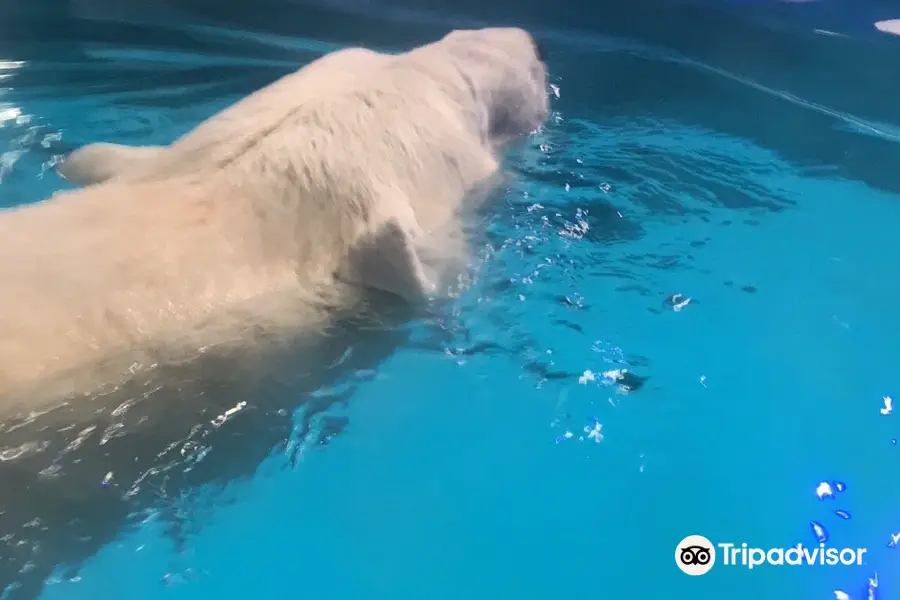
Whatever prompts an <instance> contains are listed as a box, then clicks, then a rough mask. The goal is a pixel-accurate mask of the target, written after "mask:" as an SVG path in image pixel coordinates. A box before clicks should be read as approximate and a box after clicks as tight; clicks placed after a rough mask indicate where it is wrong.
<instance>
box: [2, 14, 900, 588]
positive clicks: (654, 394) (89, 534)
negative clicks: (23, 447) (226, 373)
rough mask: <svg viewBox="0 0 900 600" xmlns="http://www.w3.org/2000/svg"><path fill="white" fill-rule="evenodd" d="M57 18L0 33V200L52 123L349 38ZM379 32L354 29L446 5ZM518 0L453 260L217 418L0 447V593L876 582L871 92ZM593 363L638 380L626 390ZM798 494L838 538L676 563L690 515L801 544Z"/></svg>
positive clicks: (897, 335) (111, 134)
mask: <svg viewBox="0 0 900 600" xmlns="http://www.w3.org/2000/svg"><path fill="white" fill-rule="evenodd" d="M81 27H82V29H81V30H80V32H79V33H77V34H72V36H73V38H74V40H69V42H73V41H74V42H75V43H74V44H73V43H70V44H69V45H68V46H66V47H65V48H59V47H55V46H54V42H52V41H40V42H33V44H32V46H28V47H24V46H23V47H22V48H24V49H22V48H20V50H19V51H20V52H21V57H19V56H17V55H16V54H14V53H13V54H8V56H7V60H8V61H10V62H8V63H3V64H2V66H0V69H2V71H0V77H4V76H6V75H8V76H9V77H8V78H7V77H4V79H3V82H2V85H5V86H8V87H7V89H5V90H3V91H2V92H0V94H2V95H0V103H2V104H0V119H2V121H0V125H2V127H0V202H2V203H3V204H5V205H13V204H17V203H24V202H32V201H36V200H39V199H41V198H43V197H46V196H47V195H49V194H50V193H52V192H53V191H55V190H57V189H61V188H64V187H66V184H65V183H64V182H62V181H61V180H60V179H59V178H58V177H57V175H56V174H55V173H54V172H53V170H52V165H53V163H54V161H55V160H57V159H58V157H59V155H60V154H62V153H64V152H66V151H68V150H70V149H72V148H74V147H77V146H78V145H81V144H84V143H87V142H93V141H101V140H102V141H118V142H124V143H133V144H138V143H141V144H152V143H165V142H167V141H170V140H171V139H173V138H174V137H175V136H177V135H179V134H181V133H183V132H184V131H187V130H188V129H189V128H190V127H192V126H193V125H194V124H196V123H197V122H199V121H200V120H202V119H203V118H206V117H207V116H209V115H211V114H213V113H214V112H215V111H216V110H218V109H219V108H221V107H222V106H225V105H226V104H228V103H230V102H233V101H235V100H236V99H238V98H240V97H241V96H243V95H245V94H246V93H249V92H250V91H252V90H253V89H256V88H258V87H260V86H262V85H265V84H266V83H268V82H269V81H272V80H273V79H275V78H276V77H278V76H280V75H282V74H284V73H287V72H289V71H290V70H292V69H294V68H296V67H297V66H299V65H300V64H302V63H304V62H307V61H309V60H312V59H313V58H315V57H316V56H318V55H319V54H321V53H322V52H325V51H328V50H329V49H331V48H333V47H339V46H341V45H344V44H350V43H360V40H359V39H357V37H355V34H354V35H350V34H348V35H346V36H345V37H344V38H343V39H342V38H341V36H340V34H339V31H340V28H337V29H335V30H333V31H332V30H329V32H330V33H329V35H327V36H326V35H320V36H319V39H320V40H324V41H319V42H317V41H314V40H313V38H311V37H310V38H301V37H299V36H275V35H268V34H263V33H253V34H251V33H249V32H240V31H234V30H230V31H228V30H224V29H216V28H214V27H203V28H200V27H197V28H192V29H189V28H187V27H186V26H185V27H182V28H180V29H179V28H175V29H172V30H162V29H159V28H154V27H155V26H146V27H144V28H140V27H134V28H132V29H129V28H123V27H122V26H117V25H113V24H106V25H104V24H98V23H94V24H91V25H87V24H84V23H82V25H81ZM397 29H398V30H399V29H402V30H403V32H404V33H403V35H402V36H401V35H400V34H399V33H395V34H392V35H395V39H394V40H391V39H387V38H388V37H389V36H388V34H387V33H386V32H385V31H384V30H379V31H377V32H376V27H375V26H374V25H372V31H373V32H372V34H371V35H370V37H369V38H367V40H366V41H369V40H371V42H370V45H372V46H375V47H380V48H385V49H392V48H396V49H400V48H402V47H404V46H405V45H408V44H410V43H415V42H419V41H424V40H426V39H428V38H430V37H435V36H437V35H439V34H440V33H441V27H439V26H437V25H433V26H432V25H426V24H423V23H420V24H418V25H416V26H412V25H405V26H403V27H402V28H400V27H398V28H397ZM760 31H761V30H760ZM760 31H758V32H757V33H760ZM541 32H542V35H543V36H544V38H545V39H546V42H547V46H548V48H549V51H550V59H549V63H550V68H551V71H552V73H553V83H554V85H555V86H557V87H558V90H559V98H558V99H555V100H554V105H553V108H554V114H553V116H552V118H551V120H550V122H549V123H548V124H547V126H546V128H545V129H544V131H542V132H541V133H540V134H539V135H536V136H534V137H533V138H532V139H530V140H529V142H528V144H527V147H526V149H525V150H524V154H523V155H521V156H517V157H515V159H514V161H513V164H512V166H513V168H514V169H515V170H516V171H517V172H518V173H519V174H520V177H518V179H517V180H516V181H515V182H514V183H512V184H511V185H510V186H509V188H508V189H507V190H505V193H504V194H503V196H502V198H501V199H500V200H499V201H498V202H497V203H496V204H495V205H493V206H492V207H491V209H490V211H489V213H488V214H487V215H486V227H485V235H484V239H483V240H481V252H480V253H479V257H480V261H481V262H480V267H479V270H478V276H477V278H476V281H475V282H474V283H473V285H472V286H471V288H470V289H468V290H466V291H465V292H464V293H463V294H462V295H461V296H460V297H459V298H458V299H456V300H454V301H453V302H451V303H450V305H449V306H447V307H444V308H443V310H442V312H440V313H439V314H437V315H435V316H434V317H433V318H431V319H428V320H422V321H418V322H413V323H405V324H403V325H402V326H400V327H398V329H397V330H395V331H388V332H382V333H379V334H375V335H373V336H372V337H371V339H368V340H367V341H364V342H360V341H356V342H354V343H355V344H356V345H355V346H354V348H353V352H354V353H355V354H354V355H359V356H360V357H359V358H358V359H356V362H353V361H350V362H348V363H347V366H346V367H345V368H343V367H342V368H340V369H338V370H337V371H336V375H335V378H336V379H335V380H333V381H329V382H328V383H327V385H324V387H323V388H322V389H320V390H318V391H317V392H316V393H314V394H312V395H310V394H307V393H300V392H299V391H298V388H294V387H292V386H291V384H290V381H288V380H289V378H288V377H285V383H283V385H282V384H280V383H279V382H278V381H277V380H276V382H275V383H273V384H272V387H273V389H274V390H275V392H272V393H270V394H269V395H265V396H260V397H259V398H251V402H252V403H254V404H255V405H256V406H257V408H258V410H255V411H245V412H244V413H241V412H239V413H238V414H237V415H236V416H234V417H233V418H232V419H231V420H229V421H228V422H226V423H225V424H224V425H222V426H221V427H211V426H210V425H209V418H210V417H209V415H211V414H213V413H208V414H203V416H202V417H203V418H202V419H201V418H199V417H198V413H196V412H193V411H191V410H189V409H188V408H178V409H177V410H175V409H169V411H168V413H167V414H168V417H169V418H170V419H171V418H176V419H177V418H179V417H180V418H182V419H184V420H187V421H189V422H187V423H185V424H184V427H183V428H182V429H183V430H179V431H177V432H176V433H177V435H176V433H172V434H161V433H160V434H157V433H154V432H151V433H147V431H146V430H140V429H139V428H137V426H135V430H134V431H133V432H129V431H127V429H126V434H125V435H123V436H121V437H119V438H116V440H114V441H113V442H111V444H112V446H110V447H112V448H113V450H112V451H107V450H104V449H103V448H107V446H104V445H102V444H100V440H101V437H102V436H101V433H102V432H100V431H87V430H85V429H84V428H83V427H82V425H83V424H76V425H77V426H76V427H75V428H73V429H71V430H69V431H65V432H61V433H60V434H59V435H58V436H57V437H53V438H52V443H51V445H50V446H49V449H48V450H46V451H45V453H44V458H36V459H33V460H32V459H29V460H30V462H29V461H25V460H23V459H14V460H4V461H3V462H2V463H0V511H2V512H0V539H2V541H3V542H4V543H5V544H6V548H5V550H2V551H0V574H2V577H4V578H6V579H8V580H7V581H0V584H3V585H6V586H8V589H7V591H6V594H7V597H8V598H12V599H15V600H20V599H25V598H27V599H28V600H33V599H34V598H38V597H39V598H41V600H57V599H60V600H62V599H65V600H81V599H93V598H120V597H121V598H126V597H127V598H129V599H130V600H144V599H153V600H157V599H161V598H167V599H175V598H185V599H191V600H199V599H206V598H209V599H212V598H216V599H219V598H237V597H247V598H249V597H261V598H268V597H289V598H308V599H318V598H328V599H330V600H357V599H370V598H372V599H374V598H389V599H391V600H405V599H410V600H411V599H421V598H429V599H432V600H451V599H452V600H457V599H460V598H472V599H499V598H529V599H531V598H533V599H540V600H544V599H557V598H559V599H563V598H576V597H578V598H582V597H596V598H648V599H651V598H663V597H667V598H702V599H707V598H709V599H718V598H728V599H729V600H742V599H745V598H746V599H751V598H752V599H754V600H755V599H759V598H766V599H773V600H779V599H785V600H786V599H789V598H823V599H824V598H835V597H841V596H839V594H840V593H841V592H844V593H846V594H848V596H849V597H850V598H853V599H854V600H856V599H863V598H867V597H873V598H874V597H875V595H876V594H877V597H878V598H880V599H881V600H884V599H886V598H887V599H891V598H900V583H898V579H897V578H896V575H894V574H893V573H895V572H896V564H897V554H896V553H897V552H898V550H896V549H895V548H893V547H892V544H891V543H890V542H891V536H892V534H893V535H898V532H900V520H898V513H897V509H896V506H897V501H898V500H900V479H898V478H897V477H896V473H897V466H896V465H897V460H898V456H897V452H900V449H898V448H897V443H896V438H898V437H900V426H898V422H897V418H898V416H897V415H896V414H887V415H884V414H881V410H880V409H882V408H883V407H884V402H883V397H884V396H888V395H891V396H897V395H900V380H898V378H897V375H896V372H897V371H896V365H897V364H898V361H900V320H898V319H897V318H896V307H897V306H898V301H900V278H898V277H897V269H896V263H897V257H898V256H900V236H898V235H897V233H896V232H897V230H898V228H900V177H898V176H897V175H896V173H897V170H896V165H897V164H900V149H898V146H897V142H898V140H900V135H898V133H897V132H898V131H900V129H898V127H900V110H897V109H896V108H894V109H893V110H895V111H896V112H895V113H892V112H891V110H892V108H891V106H889V105H895V104H896V102H895V101H894V99H893V98H890V99H886V98H885V97H884V94H883V93H882V94H881V95H879V92H883V91H884V90H883V89H880V88H879V89H876V88H875V87H871V88H864V87H857V89H854V90H848V89H844V88H841V86H840V85H839V84H838V83H836V82H834V81H829V79H828V77H826V76H825V75H822V74H821V73H820V74H819V76H818V77H817V76H816V74H815V73H812V74H808V77H806V78H795V79H794V80H793V81H792V80H791V77H790V76H789V75H790V65H789V64H788V65H786V64H785V63H789V62H790V61H789V60H788V59H786V58H784V56H782V57H781V58H778V57H769V58H767V57H765V56H759V55H752V54H747V55H744V56H743V57H741V55H740V53H738V52H737V51H734V50H733V48H732V51H730V52H726V51H722V52H719V53H713V52H705V53H704V49H703V48H698V47H696V46H692V45H691V44H693V42H689V41H688V40H687V38H685V39H683V40H682V46H681V47H674V44H673V45H669V46H666V45H663V44H659V43H656V41H654V40H650V39H646V38H643V39H642V38H641V37H640V36H635V35H631V33H628V35H626V34H625V32H624V29H623V32H622V35H613V34H614V33H615V32H611V33H608V34H600V33H597V32H591V31H587V30H582V31H580V32H571V31H569V32H564V31H562V30H561V29H559V28H555V27H549V26H545V27H544V28H543V29H542V30H541ZM760 34H761V33H760ZM772 35H773V36H774V35H776V34H775V33H773V34H772ZM777 35H786V34H777ZM798 35H799V34H798ZM729 39H730V40H731V42H732V43H733V44H734V45H735V46H739V45H740V44H739V42H740V40H739V38H736V37H731V38H729ZM778 39H780V40H783V38H778ZM129 40H131V41H129ZM772 40H773V41H772V42H771V43H772V44H775V43H776V41H777V40H776V39H775V38H772ZM798 40H799V38H798ZM807 41H808V40H807ZM747 43H748V44H750V43H751V40H749V38H748V40H747ZM797 43H798V44H800V43H801V42H800V41H797ZM804 43H805V42H804ZM812 43H814V44H817V45H818V46H816V48H822V51H823V52H826V53H827V52H832V53H833V54H832V55H834V54H835V53H836V54H847V51H846V48H847V46H841V47H840V48H838V49H835V48H834V47H831V46H822V45H823V44H825V45H827V44H837V45H840V44H847V43H848V42H847V41H846V40H844V39H843V38H839V37H822V36H819V37H817V38H816V40H815V41H814V42H812ZM867 43H868V42H867ZM74 47H77V49H78V52H77V53H74V52H73V51H72V50H71V48H74ZM801 47H802V46H801ZM854 48H856V47H854ZM886 48H888V47H886ZM866 49H867V50H866V51H867V52H870V53H876V54H877V53H881V52H887V51H888V50H887V49H882V48H880V47H878V48H874V49H873V48H872V47H870V46H866ZM888 49H891V50H896V48H895V47H890V48H888ZM10 52H13V50H10ZM878 55H879V56H881V54H878ZM713 58H715V59H716V60H712V59H713ZM17 60H21V61H23V62H22V63H21V64H19V63H15V62H13V61H17ZM810 60H812V59H810ZM848 60H849V59H848ZM861 68H862V67H860V69H861ZM858 76H859V77H864V75H858ZM817 79H819V80H820V81H818V84H817V83H816V81H817ZM791 81H792V83H791V85H787V84H785V82H791ZM868 81H870V82H872V81H877V78H876V77H874V76H873V77H872V78H871V79H869V80H868ZM873 85H874V84H873ZM885 85H886V86H887V85H890V84H885ZM856 108H860V110H856ZM892 117H897V119H896V120H894V121H892V120H891V119H892ZM674 294H681V296H680V298H679V299H686V298H689V299H690V302H689V303H688V304H686V305H684V306H683V307H681V308H680V309H679V310H675V308H674V307H673V304H672V302H671V300H670V299H671V297H672V296H673V295H674ZM353 339H356V338H353ZM618 368H626V369H628V370H630V371H631V372H633V373H634V374H636V375H637V376H639V377H641V378H646V381H645V383H644V385H643V386H640V387H639V388H638V389H636V390H633V391H631V392H627V393H623V392H624V390H620V389H618V388H617V387H616V386H615V385H614V384H611V383H610V382H609V381H608V380H606V379H604V377H603V376H602V374H603V373H604V372H605V371H608V370H610V369H618ZM270 392H271V390H270ZM227 395H228V394H225V393H224V392H223V396H227ZM222 402H223V403H226V402H225V401H224V400H223V401H222ZM226 404H227V403H226ZM218 408H222V407H218ZM181 410H183V411H184V413H185V414H181V413H179V411H181ZM185 415H186V416H185ZM192 419H193V420H192ZM195 424H196V425H197V426H198V428H197V429H196V430H194V431H189V430H190V429H191V427H192V426H193V425H195ZM598 431H599V434H600V435H598ZM198 432H199V433H198ZM0 434H2V435H3V436H5V437H3V438H0V446H6V445H8V444H9V443H10V442H8V440H9V439H12V438H11V437H9V436H10V435H11V434H10V433H9V430H8V429H4V430H0ZM45 434H46V432H36V433H34V436H35V437H36V439H44V438H42V437H41V436H43V435H45ZM182 434H183V437H179V436H180V435H182ZM48 439H50V438H48ZM73 442H78V443H77V444H73ZM5 449H8V448H5ZM0 450H4V448H0ZM51 454H52V456H51ZM0 456H7V458H8V455H2V454H0ZM42 461H44V462H42ZM51 464H52V465H56V467H57V468H58V469H57V471H54V473H53V475H54V476H55V477H56V479H52V482H56V483H52V482H51V483H49V484H40V485H38V484H36V483H35V473H36V472H37V471H38V470H39V468H38V467H40V468H45V467H47V466H49V465H51ZM113 465H114V466H113ZM110 471H113V472H114V477H113V478H112V480H111V483H109V484H108V485H104V484H103V475H104V474H105V473H107V472H110ZM822 482H829V484H830V485H831V487H832V489H837V488H838V487H840V488H841V489H843V490H844V491H840V492H837V491H836V492H835V493H834V495H833V497H826V498H823V499H820V498H819V497H818V496H817V494H816V490H817V487H818V486H819V485H820V484H821V483H822ZM838 483H840V484H842V485H838ZM42 485H46V486H47V487H41V486H42ZM123 497H125V498H126V499H123ZM22 499H24V500H22ZM10 507H14V508H10ZM813 524H816V525H818V526H819V527H821V529H822V530H823V531H824V532H826V533H827V536H828V544H829V545H830V546H835V547H838V548H841V547H865V548H867V549H868V553H867V555H866V561H865V564H864V565H863V566H860V567H856V566H854V567H846V566H834V567H806V566H797V567H786V566H782V567H772V566H767V567H760V568H757V569H754V570H752V571H750V570H747V569H744V568H736V567H720V566H717V567H715V568H714V569H713V570H712V571H711V572H710V573H709V574H707V575H706V576H703V577H688V576H686V575H684V574H683V573H682V572H681V571H679V570H678V569H677V568H676V565H675V564H674V560H673V554H674V551H675V547H676V544H677V543H678V542H679V541H680V540H681V539H682V538H683V537H685V536H687V535H689V534H702V535H705V536H706V537H708V538H710V539H712V540H714V541H731V542H735V543H737V544H740V543H741V542H747V543H748V544H750V545H752V546H757V547H764V548H768V547H788V546H791V545H795V544H797V543H800V542H802V543H804V544H806V545H810V546H815V545H816V544H817V538H816V534H815V532H814V531H813ZM875 583H877V587H876V586H875ZM836 590H837V591H838V592H836ZM836 594H838V595H836ZM868 594H872V596H867V595H868Z"/></svg>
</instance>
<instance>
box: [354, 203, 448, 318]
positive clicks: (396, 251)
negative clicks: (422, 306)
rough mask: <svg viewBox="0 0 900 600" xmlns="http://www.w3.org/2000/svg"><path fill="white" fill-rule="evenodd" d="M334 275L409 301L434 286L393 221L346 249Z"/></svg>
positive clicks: (428, 292)
mask: <svg viewBox="0 0 900 600" xmlns="http://www.w3.org/2000/svg"><path fill="white" fill-rule="evenodd" d="M338 276H339V277H340V278H341V279H344V280H345V281H347V282H349V283H356V284H358V285H362V286H365V287H369V288H373V289H377V290H381V291H384V292H388V293H391V294H394V295H396V296H399V297H400V298H402V299H403V300H405V301H407V302H411V303H415V302H418V301H421V300H424V299H426V298H428V296H430V295H431V294H432V293H433V292H434V291H435V289H436V286H435V284H434V283H432V282H431V281H430V280H429V278H428V276H427V275H426V273H425V267H424V265H423V264H422V261H421V260H420V258H419V255H418V253H417V252H416V249H415V247H414V245H413V240H412V239H411V237H410V235H409V234H408V233H407V232H406V231H404V230H403V228H402V227H401V226H400V225H399V223H398V222H397V221H393V220H392V221H388V222H387V223H385V224H384V225H383V226H381V227H380V228H379V229H378V230H377V231H375V232H374V233H372V234H371V235H370V236H369V237H367V238H364V239H362V240H360V241H359V242H358V243H357V244H356V245H355V246H354V247H353V248H352V249H351V250H350V252H349V254H348V256H347V259H346V262H345V264H344V266H343V267H342V268H341V270H340V272H339V273H338Z"/></svg>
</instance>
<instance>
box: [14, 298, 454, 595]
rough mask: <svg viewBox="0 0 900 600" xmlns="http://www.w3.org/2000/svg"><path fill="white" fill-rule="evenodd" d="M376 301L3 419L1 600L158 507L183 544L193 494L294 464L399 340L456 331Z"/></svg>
mask: <svg viewBox="0 0 900 600" xmlns="http://www.w3.org/2000/svg"><path fill="white" fill-rule="evenodd" d="M370 302H371V303H372V306H373V307H374V308H373V309H372V310H371V311H370V312H369V313H368V314H366V315H362V316H356V317H352V318H349V319H346V320H344V321H342V322H340V323H338V324H337V325H335V327H334V328H333V329H332V330H331V331H329V332H328V334H327V335H316V336H306V337H304V338H302V339H301V338H298V339H297V340H296V341H295V342H294V343H293V344H292V345H291V346H290V347H289V348H284V347H279V348H277V349H274V348H273V349H272V350H263V351H261V352H260V353H258V354H255V355H254V356H253V357H250V358H248V357H238V356H233V357H221V356H220V357H211V356H207V357H203V356H201V357H200V358H198V359H197V360H195V361H194V362H192V363H191V364H190V365H189V366H181V367H170V368H167V369H164V370H162V371H159V372H156V373H155V374H154V375H153V376H148V377H138V378H135V379H133V380H132V381H130V382H129V383H128V384H126V385H124V386H122V387H121V388H120V389H118V390H117V391H115V392H113V393H110V394H108V395H105V396H98V397H93V398H87V397H85V398H74V399H72V400H71V405H70V406H68V407H62V408H59V409H56V410H53V411H50V412H47V413H45V414H43V415H40V416H36V417H30V418H26V419H21V418H18V419H9V418H8V419H6V420H5V421H4V422H2V423H0V440H2V446H3V447H2V448H0V490H3V493H2V494H0V532H2V534H0V535H2V537H0V544H2V546H0V548H2V550H0V590H4V591H5V594H3V593H0V597H4V598H5V599H6V600H33V599H34V598H36V597H37V596H38V595H39V594H40V592H41V590H42V589H43V586H44V585H45V581H46V579H47V578H48V577H49V576H50V575H51V574H53V573H54V572H56V570H57V568H60V567H61V568H63V569H64V570H65V571H64V573H63V574H65V573H66V572H68V573H69V574H70V575H71V574H74V573H75V572H76V571H77V570H78V567H79V566H80V565H81V564H82V563H83V562H84V561H85V560H86V559H87V558H89V557H91V556H92V555H94V554H95V553H96V552H98V551H99V550H100V549H101V548H102V547H104V546H105V545H106V544H109V543H110V542H112V541H114V540H115V539H116V538H117V537H118V536H120V535H121V534H122V533H123V532H124V531H126V530H127V529H128V528H132V527H137V526H139V525H140V524H141V521H142V520H143V519H145V518H146V515H147V513H148V511H162V517H163V519H167V521H168V525H169V527H168V529H169V532H170V533H171V534H173V535H174V536H175V537H176V541H177V538H178V537H179V535H180V534H179V531H180V530H181V528H182V527H183V526H184V523H180V522H178V520H177V519H174V518H172V515H173V514H174V513H173V510H172V507H173V504H174V503H176V502H177V501H178V499H179V498H180V497H182V496H183V495H185V494H190V493H191V491H192V490H196V489H197V488H198V487H200V486H203V485H208V484H211V485H214V486H221V485H224V484H226V483H228V482H231V481H234V480H237V479H240V478H245V477H250V476H252V475H253V474H254V472H255V471H256V469H257V468H258V466H259V465H260V463H261V462H263V461H264V460H265V459H266V458H267V457H269V456H271V455H272V453H273V452H276V453H286V454H287V455H288V460H286V461H284V464H285V465H290V464H291V463H292V462H293V459H294V458H295V457H296V454H295V453H296V451H297V450H298V449H299V448H300V447H301V446H303V445H312V446H316V445H323V444H327V443H328V442H329V441H330V440H331V439H332V438H333V437H334V436H335V435H338V434H340V433H341V432H343V431H344V429H345V428H346V427H347V426H348V424H349V419H348V418H347V417H346V416H342V415H338V414H332V413H334V412H336V411H338V409H340V408H341V407H342V406H345V405H346V403H347V402H348V401H349V400H350V398H351V396H352V395H353V391H354V387H355V385H356V384H357V383H358V382H359V381H360V380H363V381H364V380H365V378H366V375H367V374H369V373H371V371H372V370H373V369H375V368H377V366H378V365H379V364H380V363H381V362H383V361H384V360H385V359H387V358H388V357H390V356H391V355H392V354H393V353H394V352H396V351H397V350H398V349H399V348H401V347H409V346H414V347H416V348H418V349H425V350H433V351H435V352H441V351H442V350H443V347H444V344H443V343H442V338H443V337H446V336H449V335H450V333H449V332H448V331H447V330H445V329H442V328H441V326H440V319H435V318H431V319H429V318H427V317H426V318H424V319H417V320H416V321H415V322H416V323H418V326H417V327H412V326H411V325H412V323H413V322H414V321H413V319H414V318H416V317H418V316H421V313H420V312H414V310H413V309H411V308H410V307H408V306H405V305H403V304H401V303H398V302H395V301H393V299H391V298H388V297H384V296H380V297H375V296H374V295H373V296H372V297H371V298H370ZM416 331H417V332H418V333H416ZM88 403H89V404H90V408H89V410H88V409H87V405H88ZM229 411H231V414H230V413H229ZM86 414H87V415H89V416H87V417H86V416H85V415H86ZM229 414H230V416H229ZM295 415H296V418H298V419H299V423H297V422H295Z"/></svg>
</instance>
